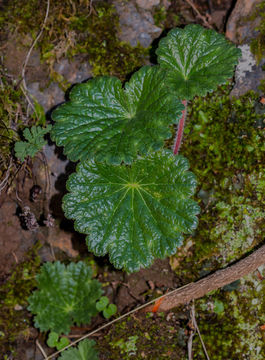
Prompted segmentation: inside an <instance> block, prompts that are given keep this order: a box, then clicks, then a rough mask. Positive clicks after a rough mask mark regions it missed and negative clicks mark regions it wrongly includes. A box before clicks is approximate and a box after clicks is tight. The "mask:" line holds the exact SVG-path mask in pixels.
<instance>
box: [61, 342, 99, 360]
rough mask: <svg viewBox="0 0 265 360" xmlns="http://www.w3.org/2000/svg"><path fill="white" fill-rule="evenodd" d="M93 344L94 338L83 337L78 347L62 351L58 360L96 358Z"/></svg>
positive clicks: (91, 359)
mask: <svg viewBox="0 0 265 360" xmlns="http://www.w3.org/2000/svg"><path fill="white" fill-rule="evenodd" d="M95 344H96V342H95V341H94V340H88V339H85V340H83V341H81V342H80V343H79V345H78V348H75V349H73V348H70V349H68V350H65V351H63V353H62V355H61V356H60V357H59V360H98V352H97V351H96V350H95V348H94V346H95Z"/></svg>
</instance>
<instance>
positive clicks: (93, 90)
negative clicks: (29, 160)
mask: <svg viewBox="0 0 265 360" xmlns="http://www.w3.org/2000/svg"><path fill="white" fill-rule="evenodd" d="M240 54H241V52H240V50H239V49H237V48H236V47H235V46H234V45H232V44H231V43H229V42H228V41H227V40H226V39H225V38H224V37H223V36H222V35H220V34H217V33H216V32H215V31H213V30H206V29H204V28H203V27H201V26H199V25H188V26H186V27H185V28H184V29H173V30H171V31H170V32H169V34H168V35H167V36H166V37H165V38H164V39H162V40H161V41H160V43H159V47H158V50H157V55H158V64H159V65H157V66H153V67H150V66H145V67H143V68H141V69H140V70H139V71H137V72H136V73H134V74H133V76H132V77H131V79H130V81H129V82H127V83H125V85H124V87H122V84H121V82H120V80H118V79H117V78H115V77H107V76H104V77H98V78H95V79H93V80H90V81H88V82H86V83H83V84H79V85H76V86H75V87H74V88H73V90H72V91H71V92H70V101H69V102H67V103H65V104H63V105H61V106H59V107H58V108H57V109H56V110H55V111H54V112H53V114H52V118H53V120H54V121H55V125H54V126H53V129H52V132H51V136H52V139H53V140H54V141H56V143H57V145H58V146H64V152H65V154H66V155H67V156H68V158H69V159H70V160H72V161H80V163H79V165H78V167H77V172H76V173H75V174H72V175H71V176H70V178H69V180H68V183H67V189H68V190H69V194H67V195H66V196H65V197H64V200H63V209H64V212H65V215H66V217H68V218H70V219H73V220H75V228H76V229H77V230H78V231H80V232H81V233H84V234H87V245H88V248H89V250H90V251H92V252H94V254H95V255H97V256H103V255H105V254H107V253H109V257H110V261H111V262H112V263H113V264H114V266H115V267H116V268H123V269H125V270H126V271H128V272H132V271H137V270H139V269H140V268H141V267H147V266H149V265H150V264H151V263H152V261H153V259H154V258H164V257H165V256H169V255H172V254H174V253H175V252H176V249H177V247H178V246H180V245H181V243H182V240H183V234H191V233H192V232H193V231H194V229H195V228H196V226H197V222H198V220H197V215H198V213H199V210H200V209H199V206H198V205H197V204H196V202H195V201H193V200H192V199H190V197H191V196H192V195H193V194H194V192H195V188H196V180H195V177H194V175H193V174H192V173H191V172H189V171H188V168H189V164H188V161H187V160H186V159H185V158H183V157H182V156H180V155H177V153H178V151H179V147H180V144H181V141H182V134H183V129H184V124H185V117H186V112H187V101H189V100H191V99H192V98H194V96H197V95H201V96H204V95H206V94H207V93H208V92H212V91H213V90H214V89H216V88H217V86H218V85H219V84H224V83H225V82H226V81H227V79H228V78H230V77H232V76H233V71H234V66H235V65H236V63H237V61H238V58H239V56H240ZM176 122H177V123H178V131H177V135H176V140H175V145H174V151H173V152H174V154H175V155H177V156H175V157H174V155H173V154H172V153H170V152H169V151H167V150H164V149H162V148H163V146H164V141H165V140H166V139H168V138H169V137H170V136H171V133H170V125H171V124H174V123H176Z"/></svg>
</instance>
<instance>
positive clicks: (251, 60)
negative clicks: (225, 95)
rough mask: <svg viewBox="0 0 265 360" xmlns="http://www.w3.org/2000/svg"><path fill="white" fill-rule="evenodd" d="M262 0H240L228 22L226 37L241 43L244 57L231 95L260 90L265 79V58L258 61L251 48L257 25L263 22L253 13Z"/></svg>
mask: <svg viewBox="0 0 265 360" xmlns="http://www.w3.org/2000/svg"><path fill="white" fill-rule="evenodd" d="M260 3H261V0H238V1H237V3H236V6H235V8H234V10H233V11H232V14H231V15H230V17H229V19H228V22H227V30H226V37H227V38H228V39H230V40H231V41H233V42H235V43H237V44H240V46H239V48H240V49H241V51H242V57H241V58H240V60H239V64H238V66H237V68H236V72H235V85H234V88H233V90H232V92H231V94H230V95H231V96H240V95H243V94H245V93H246V92H247V91H249V90H254V91H256V92H260V93H261V91H260V90H259V85H260V82H261V80H265V72H264V71H263V70H262V68H263V65H264V64H265V59H262V60H261V61H260V62H259V63H257V61H256V59H255V57H254V55H253V54H252V52H251V50H250V43H251V40H252V39H254V38H256V37H257V35H258V32H257V30H256V27H257V26H258V25H259V24H260V22H261V17H259V16H256V17H255V19H254V20H253V17H251V15H253V14H254V12H255V11H256V6H257V5H258V4H260Z"/></svg>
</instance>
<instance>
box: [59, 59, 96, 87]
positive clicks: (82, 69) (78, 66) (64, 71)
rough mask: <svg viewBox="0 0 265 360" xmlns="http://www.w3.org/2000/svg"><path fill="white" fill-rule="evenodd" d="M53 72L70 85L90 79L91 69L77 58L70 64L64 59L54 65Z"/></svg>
mask: <svg viewBox="0 0 265 360" xmlns="http://www.w3.org/2000/svg"><path fill="white" fill-rule="evenodd" d="M54 70H55V71H56V72H58V73H59V74H60V75H62V76H63V77H64V78H65V79H66V80H67V81H68V82H70V83H71V84H75V83H80V82H82V81H84V80H87V79H88V78H90V77H92V67H91V66H90V65H89V63H87V62H84V61H82V60H81V61H80V59H78V58H77V59H75V60H74V61H71V62H70V61H69V60H68V59H66V58H64V59H62V60H61V61H60V62H58V63H56V64H55V65H54Z"/></svg>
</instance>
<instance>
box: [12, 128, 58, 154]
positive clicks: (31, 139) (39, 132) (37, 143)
mask: <svg viewBox="0 0 265 360" xmlns="http://www.w3.org/2000/svg"><path fill="white" fill-rule="evenodd" d="M51 128H52V125H47V127H45V128H41V127H40V126H32V127H31V128H30V129H29V128H26V129H25V130H24V131H23V136H24V138H25V139H26V140H27V141H17V142H16V143H15V153H16V157H17V158H18V159H20V160H21V161H24V160H25V158H26V157H27V156H30V157H34V156H35V155H36V154H37V152H38V151H40V150H41V149H42V148H43V146H44V145H45V144H46V141H45V140H44V139H43V136H44V135H45V134H47V133H48V132H49V131H50V130H51Z"/></svg>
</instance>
